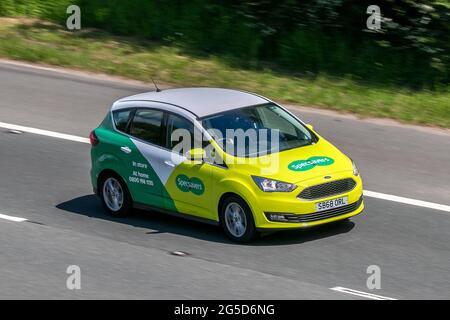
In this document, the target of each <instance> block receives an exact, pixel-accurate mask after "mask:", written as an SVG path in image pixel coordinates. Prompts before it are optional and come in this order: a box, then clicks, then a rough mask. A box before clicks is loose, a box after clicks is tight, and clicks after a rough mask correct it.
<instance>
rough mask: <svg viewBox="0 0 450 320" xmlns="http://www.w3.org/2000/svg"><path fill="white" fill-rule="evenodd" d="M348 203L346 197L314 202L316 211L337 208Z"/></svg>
mask: <svg viewBox="0 0 450 320" xmlns="http://www.w3.org/2000/svg"><path fill="white" fill-rule="evenodd" d="M347 204H348V197H342V198H336V199H333V200H327V201H322V202H316V212H319V211H324V210H328V209H333V208H339V207H342V206H345V205H347Z"/></svg>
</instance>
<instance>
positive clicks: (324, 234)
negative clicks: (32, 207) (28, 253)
mask: <svg viewBox="0 0 450 320" xmlns="http://www.w3.org/2000/svg"><path fill="white" fill-rule="evenodd" d="M56 208H58V209H60V210H63V211H66V212H70V213H73V214H79V215H83V216H86V217H90V218H93V219H101V220H106V221H112V222H116V223H122V224H127V225H131V226H134V227H139V228H145V229H149V231H148V232H146V234H147V235H155V234H161V233H172V234H177V235H182V236H187V237H192V238H197V239H200V240H206V241H211V242H218V243H224V244H233V245H241V244H237V243H234V242H232V241H230V240H229V239H228V238H226V237H225V235H224V234H223V232H222V230H221V229H220V228H219V227H218V226H213V225H208V224H204V223H200V222H195V221H191V220H188V219H185V218H182V217H175V216H172V215H168V214H164V213H160V212H157V211H144V210H137V209H135V210H134V211H133V213H132V214H131V215H130V216H127V217H124V218H116V217H112V216H110V215H108V214H106V213H105V211H104V210H103V207H102V205H101V202H100V199H99V198H98V197H97V196H95V195H85V196H81V197H78V198H74V199H72V200H69V201H66V202H62V203H60V204H58V205H56ZM353 227H354V223H353V222H351V221H344V222H338V223H331V224H327V225H324V226H319V227H315V228H311V229H304V230H300V229H298V230H286V231H282V232H271V233H266V234H263V235H262V236H261V237H260V238H258V239H257V240H256V241H253V242H251V243H249V244H246V245H248V246H278V245H286V244H301V243H305V242H310V241H315V240H319V239H323V238H328V237H332V236H336V235H338V234H342V233H347V232H349V231H350V230H352V229H353Z"/></svg>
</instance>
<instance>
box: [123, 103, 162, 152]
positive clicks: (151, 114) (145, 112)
mask: <svg viewBox="0 0 450 320" xmlns="http://www.w3.org/2000/svg"><path fill="white" fill-rule="evenodd" d="M163 115H164V113H163V112H162V111H160V110H153V109H141V110H137V111H136V113H135V115H134V117H133V121H132V122H131V127H130V134H131V135H132V136H134V137H136V138H139V139H142V140H144V141H147V142H150V143H153V144H157V145H161V125H162V120H163Z"/></svg>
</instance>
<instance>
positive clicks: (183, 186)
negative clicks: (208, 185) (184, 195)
mask: <svg viewBox="0 0 450 320" xmlns="http://www.w3.org/2000/svg"><path fill="white" fill-rule="evenodd" d="M176 185H177V187H178V189H180V190H181V191H183V192H189V191H191V192H192V193H193V194H196V195H201V194H203V192H205V185H204V184H203V182H202V181H201V180H200V179H199V178H196V177H192V178H190V179H189V178H188V177H187V176H185V175H184V174H180V175H178V176H177V177H176Z"/></svg>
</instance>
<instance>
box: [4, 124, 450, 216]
mask: <svg viewBox="0 0 450 320" xmlns="http://www.w3.org/2000/svg"><path fill="white" fill-rule="evenodd" d="M0 128H5V129H9V130H17V131H22V132H28V133H34V134H39V135H43V136H48V137H53V138H58V139H64V140H69V141H75V142H81V143H90V141H89V139H88V138H83V137H79V136H74V135H70V134H65V133H59V132H55V131H48V130H42V129H36V128H31V127H24V126H19V125H15V124H10V123H5V122H0ZM364 196H366V197H371V198H377V199H382V200H387V201H393V202H398V203H403V204H409V205H413V206H418V207H424V208H429V209H434V210H440V211H445V212H450V206H447V205H444V204H439V203H434V202H427V201H422V200H416V199H411V198H405V197H399V196H394V195H391V194H386V193H380V192H375V191H369V190H364Z"/></svg>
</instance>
